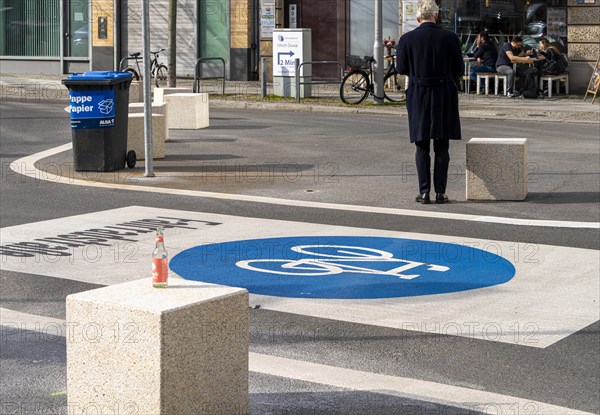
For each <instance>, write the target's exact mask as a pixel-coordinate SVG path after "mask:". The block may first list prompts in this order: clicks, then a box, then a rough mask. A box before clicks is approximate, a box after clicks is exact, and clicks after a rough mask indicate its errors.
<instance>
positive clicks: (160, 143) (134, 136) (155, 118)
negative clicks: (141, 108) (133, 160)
mask: <svg viewBox="0 0 600 415" xmlns="http://www.w3.org/2000/svg"><path fill="white" fill-rule="evenodd" d="M128 121H129V124H128V126H127V150H128V151H129V150H133V151H135V154H136V156H137V159H138V160H145V159H146V152H145V142H144V114H143V113H138V114H129V120H128ZM165 130H166V127H165V116H164V115H162V114H152V158H153V159H164V158H165V153H166V150H165Z"/></svg>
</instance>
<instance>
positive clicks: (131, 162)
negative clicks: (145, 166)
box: [126, 150, 137, 169]
mask: <svg viewBox="0 0 600 415" xmlns="http://www.w3.org/2000/svg"><path fill="white" fill-rule="evenodd" d="M126 160H127V167H129V168H130V169H133V168H134V167H135V162H136V161H137V156H136V155H135V151H133V150H129V151H128V152H127V159H126Z"/></svg>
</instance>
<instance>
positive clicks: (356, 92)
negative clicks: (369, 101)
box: [340, 70, 371, 105]
mask: <svg viewBox="0 0 600 415" xmlns="http://www.w3.org/2000/svg"><path fill="white" fill-rule="evenodd" d="M370 87H371V83H370V82H369V76H368V75H367V74H366V73H365V72H364V71H361V70H357V71H352V72H350V73H348V74H347V75H346V76H345V77H344V80H343V81H342V85H341V86H340V98H342V101H344V102H345V103H346V104H351V105H356V104H360V103H361V102H363V101H364V99H365V98H366V97H367V95H369V90H370Z"/></svg>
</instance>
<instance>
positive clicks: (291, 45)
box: [273, 31, 304, 77]
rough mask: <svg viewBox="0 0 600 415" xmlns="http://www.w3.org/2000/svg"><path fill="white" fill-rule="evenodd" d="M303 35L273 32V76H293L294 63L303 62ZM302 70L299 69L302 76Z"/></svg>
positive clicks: (289, 32) (297, 32) (300, 33)
mask: <svg viewBox="0 0 600 415" xmlns="http://www.w3.org/2000/svg"><path fill="white" fill-rule="evenodd" d="M303 39H304V37H303V33H302V32H301V31H295V32H293V31H275V32H273V76H290V77H292V76H294V74H295V72H294V71H295V69H294V62H295V60H296V59H300V63H302V62H303V57H304V54H303V48H304V44H303ZM303 73H304V68H300V76H303Z"/></svg>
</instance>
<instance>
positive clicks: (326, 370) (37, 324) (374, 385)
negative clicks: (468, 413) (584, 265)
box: [0, 308, 590, 415]
mask: <svg viewBox="0 0 600 415" xmlns="http://www.w3.org/2000/svg"><path fill="white" fill-rule="evenodd" d="M0 325H1V326H2V327H1V328H0V330H1V331H2V333H1V334H2V336H3V338H8V337H9V336H11V335H16V333H12V332H11V330H14V329H16V328H21V329H24V330H30V331H34V332H37V333H40V334H42V335H58V336H63V337H66V335H67V332H66V329H65V327H66V325H65V320H60V319H55V318H51V317H45V316H39V315H33V314H27V313H20V312H16V311H12V310H8V309H6V308H0ZM56 327H62V330H56ZM50 328H53V329H50ZM25 339H26V340H30V341H32V340H33V338H32V337H31V336H29V337H27V338H25ZM35 341H39V338H38V339H36V340H35ZM249 370H250V371H251V372H255V373H262V374H266V375H271V376H279V377H284V378H288V379H295V380H299V381H304V382H313V383H318V384H322V385H328V386H334V387H338V388H344V389H351V390H354V391H362V392H369V393H378V394H383V395H390V396H396V397H403V398H408V399H414V400H418V401H424V402H430V403H436V404H440V405H446V406H451V407H455V408H461V409H468V410H472V411H479V412H483V413H485V414H494V415H497V414H499V413H534V414H544V415H563V414H567V413H568V414H569V415H590V413H589V412H583V411H579V410H575V409H571V408H565V407H561V406H556V405H551V404H548V403H544V402H539V401H533V400H530V399H524V398H518V397H514V396H509V395H501V394H498V393H493V392H487V391H482V390H477V389H470V388H465V387H460V386H453V385H447V384H443V383H436V382H430V381H425V380H419V379H413V378H407V377H400V376H392V375H383V374H378V373H372V372H365V371H360V370H353V369H346V368H342V367H336V366H329V365H323V364H318V363H312V362H306V361H302V360H293V359H288V358H284V357H278V356H272V355H266V354H262V353H253V352H251V353H249ZM505 411H506V412H505Z"/></svg>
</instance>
